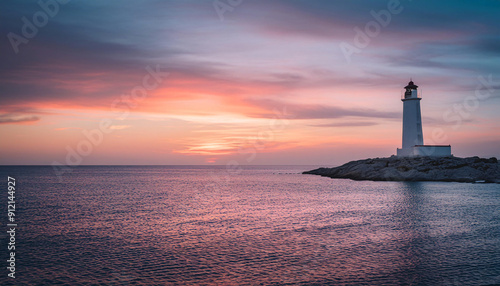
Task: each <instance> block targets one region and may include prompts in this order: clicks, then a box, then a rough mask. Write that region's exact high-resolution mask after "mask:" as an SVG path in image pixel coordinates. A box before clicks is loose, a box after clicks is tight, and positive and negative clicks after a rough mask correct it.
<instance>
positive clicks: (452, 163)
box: [303, 156, 500, 183]
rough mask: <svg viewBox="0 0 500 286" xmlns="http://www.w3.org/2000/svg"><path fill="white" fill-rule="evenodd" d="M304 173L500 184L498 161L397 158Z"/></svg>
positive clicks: (370, 160) (387, 179)
mask: <svg viewBox="0 0 500 286" xmlns="http://www.w3.org/2000/svg"><path fill="white" fill-rule="evenodd" d="M303 174H313V175H320V176H325V177H330V178H344V179H352V180H371V181H444V182H467V183H473V182H485V183H500V164H499V163H498V160H497V159H496V158H490V159H484V158H479V157H469V158H458V157H453V156H450V157H396V156H392V157H389V158H375V159H365V160H359V161H351V162H349V163H346V164H344V165H342V166H340V167H335V168H319V169H315V170H311V171H306V172H303Z"/></svg>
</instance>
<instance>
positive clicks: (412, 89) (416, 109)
mask: <svg viewBox="0 0 500 286" xmlns="http://www.w3.org/2000/svg"><path fill="white" fill-rule="evenodd" d="M404 88H405V92H404V95H403V96H402V97H401V101H403V145H402V148H401V149H399V148H398V149H397V155H398V157H413V156H432V157H442V156H451V146H450V145H424V135H423V132H422V114H421V113H422V112H421V110H420V100H422V97H421V95H420V94H419V93H418V90H417V89H418V86H417V85H416V84H415V83H414V82H413V81H411V80H410V82H409V83H408V85H407V86H405V87H404Z"/></svg>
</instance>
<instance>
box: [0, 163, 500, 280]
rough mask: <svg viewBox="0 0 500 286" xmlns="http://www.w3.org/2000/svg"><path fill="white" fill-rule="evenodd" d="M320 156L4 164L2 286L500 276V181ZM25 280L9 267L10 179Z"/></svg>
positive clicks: (0, 241) (20, 267)
mask: <svg viewBox="0 0 500 286" xmlns="http://www.w3.org/2000/svg"><path fill="white" fill-rule="evenodd" d="M312 168H313V166H310V167H307V166H250V167H244V169H243V170H242V171H241V172H239V173H235V172H230V171H228V170H227V169H226V168H225V167H224V166H100V167H97V166H95V167H91V166H83V167H78V168H75V169H74V170H73V171H72V172H71V173H69V174H65V175H64V176H63V180H62V181H59V180H58V178H57V177H56V176H55V175H54V172H53V170H52V168H51V167H6V166H2V167H0V176H1V177H2V180H1V181H2V182H3V183H2V184H3V187H2V188H1V189H2V190H4V192H3V194H0V203H1V209H2V213H1V214H0V217H1V221H2V225H3V227H2V228H3V231H2V234H1V236H0V238H1V239H0V249H2V251H1V253H2V257H1V261H2V262H0V266H1V269H2V271H0V272H1V273H0V275H1V276H0V284H1V285H493V284H497V283H500V185H494V184H465V183H441V182H369V181H366V182H365V181H363V182H355V181H351V180H342V179H329V178H323V177H319V176H313V175H301V174H300V172H301V171H304V170H309V169H312ZM8 175H9V176H11V177H14V178H15V179H16V182H17V185H16V223H17V224H18V226H17V227H16V250H15V251H16V256H15V257H16V278H15V279H12V278H9V277H7V274H8V273H9V272H8V270H7V269H6V267H7V262H6V260H7V259H8V255H9V252H8V251H7V244H8V239H9V237H8V235H7V233H6V231H7V230H8V228H7V226H6V224H7V176H8Z"/></svg>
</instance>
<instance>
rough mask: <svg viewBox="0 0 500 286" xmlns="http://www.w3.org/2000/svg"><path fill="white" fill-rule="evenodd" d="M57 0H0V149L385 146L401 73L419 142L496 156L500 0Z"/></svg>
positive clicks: (289, 152)
mask: <svg viewBox="0 0 500 286" xmlns="http://www.w3.org/2000/svg"><path fill="white" fill-rule="evenodd" d="M54 1H55V0H52V1H51V0H42V2H47V3H52V4H51V6H50V5H49V6H48V7H49V8H47V7H45V9H49V10H48V11H49V14H52V15H48V14H47V12H44V9H43V7H41V6H40V5H39V4H38V3H37V1H2V2H1V3H0V16H1V18H0V24H1V25H0V32H1V34H2V40H1V42H0V45H1V46H0V48H1V49H0V51H1V52H0V134H1V137H0V138H1V140H0V164H38V165H40V164H41V165H46V164H47V165H50V164H53V163H54V162H58V163H61V164H67V163H68V162H67V161H68V154H71V153H72V152H76V153H77V154H80V155H78V156H79V157H81V160H80V161H79V162H78V164H85V165H86V164H161V165H177V164H218V165H219V164H220V165H223V164H227V163H228V162H233V163H234V162H236V163H237V164H242V165H246V164H251V165H258V164H272V165H280V164H297V165H299V164H323V165H328V166H330V165H332V166H333V165H338V164H342V163H344V162H346V161H349V160H354V159H363V158H367V157H386V156H390V155H392V154H395V152H396V148H398V147H401V128H402V126H401V118H402V111H403V104H402V102H401V100H400V97H401V92H402V91H403V87H404V86H405V85H406V84H407V83H408V81H409V80H410V78H412V79H413V81H414V82H415V83H416V84H417V85H419V90H421V93H422V98H423V99H422V101H421V106H422V116H423V131H424V143H426V144H451V145H452V153H453V154H454V155H455V156H459V157H466V156H474V155H478V156H481V157H492V156H496V157H500V148H499V147H500V129H499V122H500V112H499V110H500V25H499V23H498V15H500V1H408V0H406V1H405V0H401V1H394V0H390V1H385V0H384V1H311V0H308V1H306V0H303V1H298V0H291V1H264V0H262V1H261V0H242V1H237V0H220V1H219V0H216V1H212V0H208V1H202V0H199V1H189V0H188V1H76V0H74V1H69V2H68V3H66V4H64V3H60V2H64V1H62V0H61V1H60V2H54ZM54 3H57V6H55V5H54ZM40 11H41V12H40ZM43 15H45V17H46V18H44V16H43ZM387 16H388V17H387ZM23 19H25V20H27V21H28V22H29V25H33V26H32V27H35V28H36V30H37V31H36V32H34V31H33V29H30V28H26V27H24V28H23V26H26V25H27V24H26V21H25V20H23ZM45 20H46V21H45ZM44 21H45V22H46V23H44ZM377 21H378V22H377ZM34 22H35V23H38V24H39V27H36V26H35V24H33V23H34ZM367 29H368V30H367ZM23 33H24V34H27V36H26V35H23ZM30 33H31V34H30ZM360 33H361V34H360ZM360 35H361V36H360ZM362 40H365V41H364V42H363V41H362ZM366 40H367V41H366ZM346 47H347V48H348V49H347V50H348V51H350V52H351V53H350V54H349V53H346ZM16 51H17V53H16ZM157 69H159V71H156V70H157ZM167 73H168V75H167ZM144 91H145V93H144ZM100 125H101V127H102V128H101V129H100ZM85 134H87V135H85ZM89 134H91V135H89ZM92 136H93V137H92ZM89 138H90V139H89ZM91 141H94V142H91ZM89 146H90V149H89ZM78 152H80V153H78ZM73 155H74V154H73ZM69 157H71V155H70V156H69ZM73 157H75V156H73ZM70 159H71V158H70ZM73 159H74V158H73ZM70 161H71V160H70ZM73 163H75V162H73Z"/></svg>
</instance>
